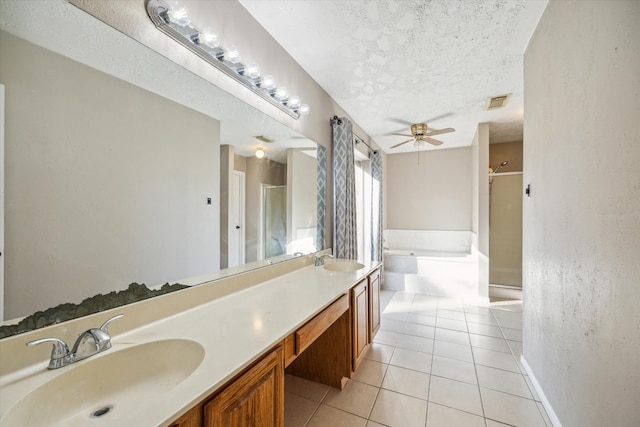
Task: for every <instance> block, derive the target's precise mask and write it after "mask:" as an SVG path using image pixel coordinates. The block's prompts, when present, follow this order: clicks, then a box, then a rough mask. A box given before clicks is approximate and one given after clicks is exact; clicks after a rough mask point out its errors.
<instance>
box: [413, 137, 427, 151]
mask: <svg viewBox="0 0 640 427" xmlns="http://www.w3.org/2000/svg"><path fill="white" fill-rule="evenodd" d="M413 146H414V147H415V148H417V149H418V150H420V149H422V148H424V147H426V146H427V144H426V143H425V142H424V141H423V140H421V139H416V141H415V142H414V143H413Z"/></svg>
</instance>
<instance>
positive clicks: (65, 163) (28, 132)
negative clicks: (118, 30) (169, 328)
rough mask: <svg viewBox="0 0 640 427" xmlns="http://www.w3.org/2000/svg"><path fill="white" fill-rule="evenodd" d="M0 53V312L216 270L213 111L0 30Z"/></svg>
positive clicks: (215, 134)
mask: <svg viewBox="0 0 640 427" xmlns="http://www.w3.org/2000/svg"><path fill="white" fill-rule="evenodd" d="M0 55H1V57H0V83H2V84H4V85H6V135H5V137H6V139H5V142H6V146H5V155H6V167H5V170H4V173H5V185H6V187H5V221H6V228H5V253H4V254H3V255H4V256H6V270H5V292H6V294H5V304H6V311H5V313H6V317H7V318H13V317H16V316H21V315H26V314H30V313H32V312H34V311H35V310H39V309H46V308H48V307H51V306H54V305H57V304H59V303H62V302H80V301H81V300H82V299H83V298H85V297H89V296H92V295H94V294H96V293H98V292H108V291H111V290H115V289H123V288H126V287H127V286H128V285H129V283H131V282H134V281H137V282H140V283H146V284H147V285H159V284H163V283H165V282H167V281H174V280H178V279H182V278H185V277H189V276H196V275H199V274H203V273H206V272H209V271H213V270H216V269H217V268H218V257H219V243H218V239H219V235H218V227H217V224H218V220H219V219H218V218H219V211H218V209H215V208H213V207H212V206H207V205H206V198H207V197H216V196H217V193H218V188H219V184H218V182H219V176H218V164H219V149H218V147H219V139H218V138H219V129H220V127H219V122H218V121H216V120H214V119H211V118H210V117H207V116H205V115H203V114H200V113H197V112H195V111H193V110H190V109H188V108H186V107H183V106H181V105H179V104H176V103H174V102H171V101H168V100H167V99H165V98H162V97H160V96H157V95H154V94H152V93H150V92H147V91H145V90H143V89H140V88H138V87H136V86H133V85H131V84H129V83H126V82H123V81H121V80H118V79H116V78H113V77H111V76H109V75H106V74H104V73H101V72H99V71H96V70H94V69H92V68H89V67H87V66H84V65H81V64H79V63H77V62H74V61H72V60H70V59H68V58H65V57H63V56H60V55H57V54H55V53H52V52H50V51H47V50H44V49H42V48H40V47H37V46H35V45H32V44H30V43H27V42H25V41H23V40H21V39H18V38H16V37H14V36H12V35H10V34H8V33H5V32H1V33H0ZM185 129H189V134H188V138H185V137H184V130H185Z"/></svg>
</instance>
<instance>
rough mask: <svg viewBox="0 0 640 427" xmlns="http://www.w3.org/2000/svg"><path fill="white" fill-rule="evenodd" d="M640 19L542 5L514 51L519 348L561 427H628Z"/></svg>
mask: <svg viewBox="0 0 640 427" xmlns="http://www.w3.org/2000/svg"><path fill="white" fill-rule="evenodd" d="M639 22H640V2H638V1H616V2H605V1H585V2H561V1H552V2H550V3H549V5H548V6H547V9H546V11H545V12H544V15H543V16H542V18H541V21H540V23H539V25H538V27H537V29H536V31H535V33H534V36H533V38H532V40H531V42H530V44H529V47H528V49H527V51H526V54H525V63H524V91H525V94H526V96H525V105H524V108H525V122H524V140H525V145H524V185H525V186H526V185H527V184H528V183H530V184H531V198H526V197H525V200H524V212H523V215H524V243H523V251H524V253H523V255H524V271H523V276H524V277H523V278H524V284H523V292H524V295H523V298H524V316H523V335H524V337H523V338H524V341H523V347H524V349H523V355H524V358H525V360H526V362H527V363H528V365H529V366H530V367H531V372H532V373H533V374H534V377H535V378H536V379H537V381H538V382H539V384H540V385H541V387H542V389H543V391H544V394H545V395H546V397H547V399H548V401H549V402H550V404H551V406H552V408H553V410H554V412H555V414H556V415H557V417H558V419H559V421H560V422H561V423H562V425H563V426H565V427H570V426H576V427H589V426H593V427H597V426H638V425H640V408H639V406H638V401H639V400H640V309H639V304H640V263H638V259H639V255H638V254H640V169H639V165H640V144H639V143H638V135H640V120H639V118H640V55H639V52H640V25H638V23H639Z"/></svg>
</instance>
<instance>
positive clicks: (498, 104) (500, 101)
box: [484, 93, 511, 110]
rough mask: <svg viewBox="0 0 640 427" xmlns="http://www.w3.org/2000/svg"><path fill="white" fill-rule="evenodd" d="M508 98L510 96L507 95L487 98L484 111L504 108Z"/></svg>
mask: <svg viewBox="0 0 640 427" xmlns="http://www.w3.org/2000/svg"><path fill="white" fill-rule="evenodd" d="M509 98H511V94H510V93H508V94H506V95H500V96H494V97H491V98H487V104H486V105H485V106H484V109H485V110H498V109H500V108H504V107H506V106H507V102H509Z"/></svg>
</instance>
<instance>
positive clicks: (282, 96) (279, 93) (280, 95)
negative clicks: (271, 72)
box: [275, 86, 289, 102]
mask: <svg viewBox="0 0 640 427" xmlns="http://www.w3.org/2000/svg"><path fill="white" fill-rule="evenodd" d="M288 97H289V91H288V90H287V88H286V87H284V86H282V87H279V88H278V89H276V94H275V98H276V99H277V100H278V101H281V102H282V101H284V100H286V99H287V98H288Z"/></svg>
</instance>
